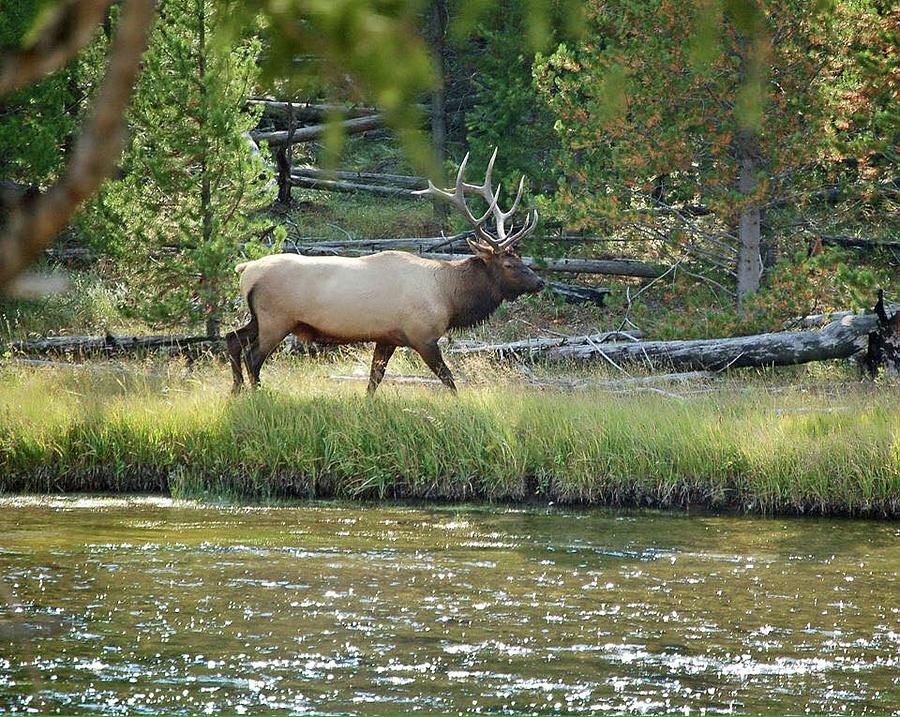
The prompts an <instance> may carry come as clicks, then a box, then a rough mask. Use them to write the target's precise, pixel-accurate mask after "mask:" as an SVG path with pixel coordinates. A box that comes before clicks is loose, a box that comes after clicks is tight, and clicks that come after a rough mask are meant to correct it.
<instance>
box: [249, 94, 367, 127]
mask: <svg viewBox="0 0 900 717" xmlns="http://www.w3.org/2000/svg"><path fill="white" fill-rule="evenodd" d="M247 104H249V105H262V106H263V113H264V114H266V115H271V116H273V117H279V118H285V119H286V118H287V117H288V114H289V112H293V114H294V118H295V119H300V120H307V121H309V120H312V121H313V122H321V121H322V120H325V119H327V118H328V117H332V116H335V115H340V116H343V117H350V118H356V117H371V116H372V115H375V114H378V110H377V109H376V108H375V107H363V106H360V105H339V104H334V103H327V102H283V101H281V100H270V99H265V98H263V99H252V100H247Z"/></svg>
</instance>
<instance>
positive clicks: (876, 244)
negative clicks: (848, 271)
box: [813, 234, 900, 251]
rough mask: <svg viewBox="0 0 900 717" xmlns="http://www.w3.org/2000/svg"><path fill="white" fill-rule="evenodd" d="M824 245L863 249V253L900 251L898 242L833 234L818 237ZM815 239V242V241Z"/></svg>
mask: <svg viewBox="0 0 900 717" xmlns="http://www.w3.org/2000/svg"><path fill="white" fill-rule="evenodd" d="M816 239H817V240H819V241H821V242H822V244H825V245H826V246H827V245H831V246H842V247H845V248H849V249H861V250H863V251H876V250H878V249H893V250H895V251H896V250H900V242H898V241H881V240H878V239H860V238H858V237H846V236H837V235H832V234H820V235H819V236H818V237H816ZM816 239H814V240H813V241H815V240H816Z"/></svg>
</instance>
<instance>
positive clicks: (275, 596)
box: [0, 497, 900, 714]
mask: <svg viewBox="0 0 900 717" xmlns="http://www.w3.org/2000/svg"><path fill="white" fill-rule="evenodd" d="M898 571H900V524H898V523H896V522H893V523H890V522H881V523H879V522H866V521H850V520H807V519H797V518H794V519H760V518H745V517H737V516H724V517H722V516H703V515H700V516H687V515H683V514H670V513H658V512H622V511H605V510H595V511H566V510H558V509H554V508H552V507H551V508H545V509H541V508H529V509H509V508H504V507H496V506H495V507H491V508H471V507H443V508H441V507H439V508H434V507H429V508H414V507H408V506H392V505H384V504H378V505H342V504H328V503H315V504H302V505H296V506H292V507H275V508H245V507H241V508H235V507H209V506H202V505H198V504H192V503H183V502H175V501H171V500H168V499H162V498H141V499H131V500H121V499H110V498H92V497H75V498H65V499H62V498H53V499H29V498H7V499H2V500H0V577H2V579H3V580H4V581H5V583H6V586H7V588H8V590H7V592H11V593H13V594H14V596H15V599H16V600H17V601H18V602H19V604H20V609H19V611H18V612H16V613H15V614H11V611H10V610H8V609H7V610H5V611H0V712H26V711H35V710H37V711H62V712H65V713H69V714H71V713H75V712H78V713H82V712H96V713H105V714H124V713H128V714H140V713H157V714H159V713H184V712H189V713H193V714H196V713H220V712H225V713H228V714H252V713H259V712H265V713H301V714H306V713H321V712H327V713H336V712H338V713H368V714H371V713H398V712H404V713H406V712H423V713H428V712H442V713H453V712H503V713H535V712H542V713H546V712H569V713H588V712H618V713H639V714H655V713H679V714H682V713H683V714H688V713H690V714H697V713H701V714H702V713H710V714H712V713H728V714H731V713H738V714H739V713H755V714H760V713H772V712H777V713H803V712H808V711H812V712H829V713H842V712H847V713H880V714H892V713H893V714H900V580H898ZM6 597H7V598H8V597H9V596H8V595H7V596H6ZM22 636H27V638H28V639H27V640H22V639H21V638H22ZM36 677H38V678H39V686H38V689H37V690H35V689H34V687H33V681H34V680H35V678H36Z"/></svg>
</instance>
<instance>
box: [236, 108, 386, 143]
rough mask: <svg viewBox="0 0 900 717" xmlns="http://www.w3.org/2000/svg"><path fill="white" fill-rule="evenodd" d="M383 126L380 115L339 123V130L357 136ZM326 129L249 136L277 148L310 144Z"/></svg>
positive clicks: (317, 128)
mask: <svg viewBox="0 0 900 717" xmlns="http://www.w3.org/2000/svg"><path fill="white" fill-rule="evenodd" d="M383 124H384V117H383V116H382V115H369V116H367V117H357V118H356V119H350V120H347V121H346V122H341V123H340V126H341V129H342V130H343V131H344V132H346V133H347V134H359V133H361V132H367V131H368V130H372V129H377V128H378V127H381V126H382V125H383ZM327 129H328V125H327V124H314V125H310V126H309V127H299V128H297V129H295V130H294V131H293V133H291V132H288V131H276V132H260V131H253V132H251V133H250V136H251V137H252V138H253V141H254V142H257V143H258V142H268V143H269V146H270V147H278V146H280V145H282V144H288V143H290V144H297V143H299V142H312V141H314V140H317V139H319V138H320V137H322V136H323V135H324V134H325V132H326V131H327Z"/></svg>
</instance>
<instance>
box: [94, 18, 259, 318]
mask: <svg viewBox="0 0 900 717" xmlns="http://www.w3.org/2000/svg"><path fill="white" fill-rule="evenodd" d="M226 8H227V5H222V4H217V3H214V2H212V1H211V0H165V1H164V2H163V3H162V4H161V9H160V16H159V20H158V21H157V25H156V27H155V29H154V32H153V36H152V39H151V43H150V47H149V49H148V51H147V53H146V55H145V58H144V71H143V73H142V75H141V79H140V81H139V84H138V87H137V91H136V95H135V99H134V102H133V104H132V109H131V112H130V115H129V124H130V126H131V132H132V139H131V145H130V147H129V150H128V152H127V156H126V161H125V167H124V170H125V176H124V178H123V179H122V180H120V181H117V182H111V183H110V184H109V186H108V188H107V190H106V192H105V197H104V203H105V206H106V208H107V210H108V219H110V220H111V221H112V222H114V227H113V231H112V234H113V236H114V238H115V250H116V253H117V256H118V258H119V260H120V262H121V266H122V267H123V270H124V273H125V276H126V280H127V283H128V285H129V289H130V291H129V294H130V297H129V305H128V309H129V311H130V312H131V313H133V314H134V315H137V316H139V317H141V318H142V319H144V320H146V321H147V322H149V323H151V324H154V325H160V326H166V325H174V324H185V323H188V324H196V323H201V322H202V323H204V324H205V326H206V328H207V331H208V332H209V333H210V334H215V333H217V332H218V324H219V322H220V321H221V317H222V313H223V311H224V310H225V308H226V306H227V305H228V303H229V302H230V301H231V300H232V299H233V297H234V296H235V294H236V291H235V278H234V276H235V275H234V270H233V267H234V264H235V262H236V261H237V260H238V257H239V256H241V255H242V253H245V250H246V251H250V252H251V253H252V251H253V247H252V245H253V243H254V242H256V240H257V239H258V237H259V234H260V231H261V229H262V220H261V219H260V218H259V215H258V212H259V211H260V210H262V209H264V208H266V207H267V206H268V204H269V203H270V202H271V199H272V192H271V191H270V190H269V189H267V186H266V185H267V179H266V170H265V168H264V166H263V163H262V161H261V158H260V157H259V155H258V154H254V153H253V152H252V151H251V146H250V143H249V140H248V137H247V134H246V133H247V132H248V131H249V130H250V129H252V128H253V127H254V126H255V125H256V123H257V120H258V110H256V111H254V110H252V109H247V108H246V106H245V100H246V98H247V97H248V96H249V95H250V94H251V92H252V91H253V88H254V84H255V81H256V77H257V57H258V54H259V51H260V46H259V42H258V41H256V40H244V41H241V42H239V43H237V44H236V45H235V46H234V47H231V48H228V49H224V48H222V47H221V46H220V45H218V44H216V43H214V42H213V37H214V35H215V33H216V31H217V29H218V28H219V27H220V26H221V23H222V22H223V18H224V15H225V13H226ZM247 244H250V246H249V247H245V245H247Z"/></svg>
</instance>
